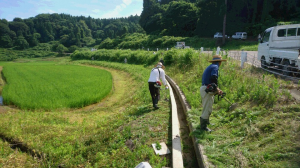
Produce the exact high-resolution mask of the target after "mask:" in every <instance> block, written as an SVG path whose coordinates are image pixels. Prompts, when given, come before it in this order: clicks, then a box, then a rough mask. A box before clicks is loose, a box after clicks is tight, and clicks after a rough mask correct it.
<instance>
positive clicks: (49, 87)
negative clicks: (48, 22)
mask: <svg viewBox="0 0 300 168" xmlns="http://www.w3.org/2000/svg"><path fill="white" fill-rule="evenodd" d="M2 72H3V75H4V76H5V80H6V83H7V84H6V85H5V87H4V89H3V91H2V96H3V98H4V103H5V104H8V105H15V106H17V107H18V108H19V109H31V110H32V109H43V110H53V109H58V108H78V107H84V106H86V105H89V104H93V103H96V102H98V101H99V100H101V99H102V98H104V97H105V96H106V95H108V94H109V93H110V91H111V88H112V76H111V74H110V73H109V72H107V71H105V70H101V69H97V68H91V67H83V66H78V65H57V64H54V63H53V62H52V63H51V62H38V63H14V64H9V65H6V66H4V67H3V71H2Z"/></svg>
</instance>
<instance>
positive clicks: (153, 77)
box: [148, 68, 167, 85]
mask: <svg viewBox="0 0 300 168" xmlns="http://www.w3.org/2000/svg"><path fill="white" fill-rule="evenodd" d="M159 71H160V73H159V72H158V68H153V69H152V70H151V73H150V78H149V80H148V82H156V81H160V80H159V78H160V79H161V80H162V82H163V84H164V85H167V83H166V77H165V71H164V70H163V69H162V68H159Z"/></svg>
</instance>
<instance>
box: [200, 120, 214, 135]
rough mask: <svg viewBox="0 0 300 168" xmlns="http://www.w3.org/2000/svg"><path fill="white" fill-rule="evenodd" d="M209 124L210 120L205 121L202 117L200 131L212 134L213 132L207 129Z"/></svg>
mask: <svg viewBox="0 0 300 168" xmlns="http://www.w3.org/2000/svg"><path fill="white" fill-rule="evenodd" d="M208 124H209V120H208V119H203V118H201V117H200V129H201V130H203V131H207V132H211V131H212V130H211V129H209V128H208V127H207V125H208Z"/></svg>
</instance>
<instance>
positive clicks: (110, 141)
mask: <svg viewBox="0 0 300 168" xmlns="http://www.w3.org/2000/svg"><path fill="white" fill-rule="evenodd" d="M22 61H24V60H22ZM91 63H92V64H93V66H101V67H103V66H104V67H108V68H114V69H119V70H120V71H116V70H113V69H108V70H109V71H110V72H112V73H113V74H114V75H113V76H114V79H113V80H114V89H113V92H114V93H113V94H111V95H110V96H109V97H107V98H105V99H104V100H103V101H101V102H100V103H97V104H94V105H91V106H87V107H86V108H83V109H77V110H71V111H69V110H52V111H51V112H45V111H42V110H39V111H34V112H33V111H31V110H26V111H23V110H16V109H12V110H9V111H8V112H5V113H1V114H0V115H1V124H0V133H1V135H3V136H5V137H7V138H11V139H13V140H16V141H19V142H22V143H23V145H24V146H26V147H27V148H29V149H31V150H33V151H35V152H36V153H42V155H43V156H45V158H44V159H43V160H42V162H41V163H40V167H49V166H51V167H57V166H65V167H134V166H136V165H137V164H138V163H139V162H142V161H149V162H150V164H151V165H152V166H153V167H162V166H169V161H168V159H167V158H165V157H160V156H157V155H155V153H154V151H153V149H152V147H151V144H152V143H155V142H156V141H160V142H167V144H169V143H170V139H169V137H168V136H169V133H168V132H169V131H170V130H169V119H170V115H169V113H170V110H169V103H166V102H165V103H164V102H163V101H161V102H160V103H159V104H160V105H161V108H160V110H156V111H153V108H152V105H151V99H150V95H149V93H148V92H149V91H148V84H147V79H148V77H149V69H145V68H144V67H143V66H138V65H128V64H127V65H125V64H119V63H107V62H98V61H94V62H91V61H79V62H69V61H68V60H67V61H66V60H63V61H62V63H58V64H59V65H62V64H91ZM10 64H14V63H10ZM31 64H32V66H33V64H34V63H31ZM68 66H69V65H68ZM68 66H66V67H68ZM33 67H34V66H33ZM4 68H5V65H4ZM87 69H90V68H87ZM62 71H63V70H62ZM122 71H124V72H127V73H124V72H122ZM76 77H77V76H74V78H76ZM57 80H60V78H57ZM82 82H84V81H82ZM72 84H73V83H71V84H70V85H72ZM162 96H163V97H165V96H166V92H162ZM4 146H5V145H4ZM10 156H11V155H10V153H9V152H7V151H4V154H3V155H1V162H0V165H1V166H3V167H8V166H9V164H7V162H8V161H9V159H10ZM21 164H22V163H21V162H20V165H21ZM23 165H24V164H23Z"/></svg>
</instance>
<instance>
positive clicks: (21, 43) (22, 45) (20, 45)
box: [14, 36, 29, 50]
mask: <svg viewBox="0 0 300 168" xmlns="http://www.w3.org/2000/svg"><path fill="white" fill-rule="evenodd" d="M14 45H15V46H16V47H17V49H20V50H23V49H26V48H28V47H29V43H28V42H27V41H26V39H25V38H24V37H23V36H19V37H18V38H17V40H16V41H15V44H14Z"/></svg>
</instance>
